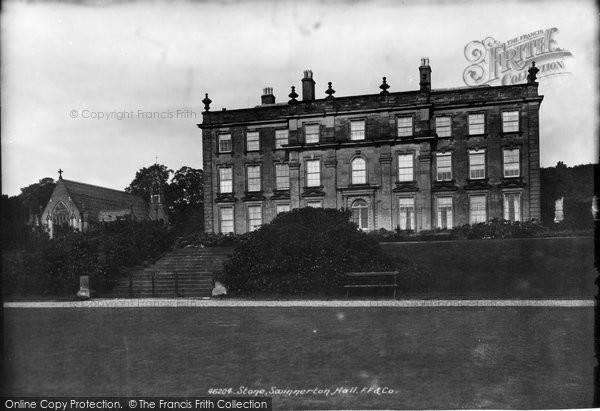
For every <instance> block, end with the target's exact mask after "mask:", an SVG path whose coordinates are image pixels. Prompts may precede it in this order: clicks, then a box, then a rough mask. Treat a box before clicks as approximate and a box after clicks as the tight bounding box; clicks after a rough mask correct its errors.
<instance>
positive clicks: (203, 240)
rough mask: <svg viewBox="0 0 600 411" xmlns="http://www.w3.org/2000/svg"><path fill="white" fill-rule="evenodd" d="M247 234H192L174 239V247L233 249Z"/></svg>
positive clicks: (197, 232)
mask: <svg viewBox="0 0 600 411" xmlns="http://www.w3.org/2000/svg"><path fill="white" fill-rule="evenodd" d="M248 235H249V234H233V233H229V234H221V233H218V234H214V233H204V232H199V231H196V232H193V233H188V234H184V235H182V236H179V237H177V238H176V239H175V247H177V248H185V247H234V246H236V245H238V244H240V243H241V242H242V240H243V239H244V238H246V237H247V236H248Z"/></svg>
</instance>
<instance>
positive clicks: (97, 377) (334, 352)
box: [3, 307, 594, 409]
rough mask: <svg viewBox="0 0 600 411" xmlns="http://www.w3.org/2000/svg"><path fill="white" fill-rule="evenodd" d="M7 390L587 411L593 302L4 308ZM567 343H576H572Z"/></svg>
mask: <svg viewBox="0 0 600 411" xmlns="http://www.w3.org/2000/svg"><path fill="white" fill-rule="evenodd" d="M4 315H5V330H4V331H5V332H4V348H5V354H4V355H5V358H4V361H3V363H4V364H5V367H6V368H5V369H4V370H3V371H4V375H3V377H4V378H3V381H4V384H5V385H4V393H3V394H5V395H6V394H9V395H53V396H61V395H65V396H67V395H88V396H92V395H102V396H104V395H122V396H128V395H147V396H160V395H162V396H166V395H171V396H178V395H182V396H192V395H194V396H200V395H206V394H207V390H208V389H209V388H211V387H234V388H237V387H239V386H240V385H244V386H247V387H251V388H266V389H269V388H270V387H271V386H277V387H281V388H298V389H301V388H313V387H321V388H331V389H334V388H335V387H337V386H358V387H359V388H362V387H369V386H371V385H375V386H381V387H390V388H392V389H394V390H395V391H396V393H394V394H392V395H386V396H376V395H342V396H330V397H324V396H304V397H292V398H288V397H283V396H276V397H275V398H274V406H275V408H276V409H281V408H303V409H305V408H344V409H348V408H355V409H356V408H378V409H382V408H394V409H396V408H401V409H406V408H450V409H454V408H479V407H485V408H555V407H556V408H583V407H590V406H591V401H592V392H591V388H592V367H593V363H594V362H593V340H592V335H593V309H591V308H562V309H557V308H493V309H492V308H441V309H440V308H416V309H393V308H381V307H379V308H368V309H360V308H345V309H343V308H319V309H317V308H293V309H267V308H244V309H238V308H231V309H227V308H216V309H209V308H204V309H174V308H155V309H143V310H142V309H77V310H73V309H45V310H38V309H5V310H4ZM575 347H576V348H575Z"/></svg>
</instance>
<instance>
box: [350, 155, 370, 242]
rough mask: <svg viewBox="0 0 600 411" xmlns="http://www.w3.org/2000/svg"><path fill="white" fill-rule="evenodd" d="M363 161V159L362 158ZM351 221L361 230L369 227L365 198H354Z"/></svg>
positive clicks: (367, 207)
mask: <svg viewBox="0 0 600 411" xmlns="http://www.w3.org/2000/svg"><path fill="white" fill-rule="evenodd" d="M363 161H364V160H363ZM351 208H352V221H353V222H355V223H356V225H358V228H360V229H361V230H366V229H368V228H369V214H368V212H369V206H368V205H367V202H366V201H365V200H355V201H354V202H353V203H352V206H351Z"/></svg>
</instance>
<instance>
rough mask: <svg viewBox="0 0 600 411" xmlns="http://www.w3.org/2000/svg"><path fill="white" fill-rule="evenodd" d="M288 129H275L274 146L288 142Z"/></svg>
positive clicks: (281, 145) (280, 145)
mask: <svg viewBox="0 0 600 411" xmlns="http://www.w3.org/2000/svg"><path fill="white" fill-rule="evenodd" d="M288 138H289V131H288V130H287V129H286V130H283V129H282V130H275V148H282V147H283V146H284V144H287V143H288Z"/></svg>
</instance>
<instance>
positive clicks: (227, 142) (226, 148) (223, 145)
mask: <svg viewBox="0 0 600 411" xmlns="http://www.w3.org/2000/svg"><path fill="white" fill-rule="evenodd" d="M231 149H232V144H231V134H219V153H231Z"/></svg>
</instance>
